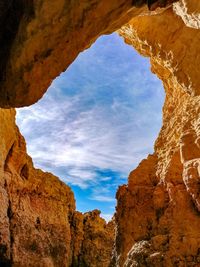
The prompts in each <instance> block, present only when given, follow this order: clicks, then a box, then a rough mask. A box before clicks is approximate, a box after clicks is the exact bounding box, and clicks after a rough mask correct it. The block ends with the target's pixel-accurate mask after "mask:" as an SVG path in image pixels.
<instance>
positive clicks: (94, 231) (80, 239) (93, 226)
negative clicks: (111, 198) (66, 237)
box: [72, 210, 114, 267]
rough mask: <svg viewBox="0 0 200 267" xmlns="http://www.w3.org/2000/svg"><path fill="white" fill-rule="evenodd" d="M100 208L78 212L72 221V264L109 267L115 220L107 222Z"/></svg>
mask: <svg viewBox="0 0 200 267" xmlns="http://www.w3.org/2000/svg"><path fill="white" fill-rule="evenodd" d="M99 215H100V212H99V211H98V210H94V211H92V212H88V213H85V214H82V213H80V212H76V213H75V214H74V217H73V223H72V237H73V243H72V251H73V256H72V257H73V258H72V262H73V264H72V266H73V267H78V266H90V267H108V266H109V265H110V261H111V256H112V249H113V245H114V222H113V221H111V222H109V223H108V224H106V222H105V220H104V219H102V218H101V217H100V216H99Z"/></svg>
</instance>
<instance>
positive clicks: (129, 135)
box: [17, 33, 164, 220]
mask: <svg viewBox="0 0 200 267" xmlns="http://www.w3.org/2000/svg"><path fill="white" fill-rule="evenodd" d="M52 68H53V66H52ZM163 101H164V90H163V88H162V83H161V81H160V80H159V79H158V78H157V77H156V76H155V75H153V74H152V73H151V71H150V63H149V59H147V58H144V57H142V56H140V55H139V54H138V53H137V52H136V51H135V50H134V49H133V48H132V47H131V46H129V45H127V44H125V43H124V40H123V38H121V37H120V36H119V35H118V34H117V33H113V34H111V35H106V36H101V37H100V38H99V39H98V40H97V41H96V42H95V43H94V44H93V45H92V46H91V47H90V48H89V49H88V50H86V51H84V52H82V53H81V54H80V55H79V56H78V57H77V59H76V60H75V61H74V63H73V64H72V65H71V66H70V67H69V68H68V69H67V70H66V71H65V72H64V73H62V74H61V75H60V76H59V77H57V78H56V79H55V80H54V81H53V83H52V84H51V86H50V88H49V90H48V92H47V93H46V94H45V95H44V97H43V98H42V99H41V100H40V101H39V102H38V103H36V104H34V105H32V106H30V107H25V108H20V109H18V110H17V124H18V126H19V128H20V130H21V132H22V134H23V135H24V136H25V139H26V141H27V149H28V153H29V154H30V155H31V157H32V158H33V162H34V164H35V166H36V167H37V168H41V169H42V170H44V171H49V172H52V173H53V174H55V175H57V176H58V177H59V178H60V179H61V180H63V181H64V182H65V183H67V184H68V185H69V186H70V187H71V188H72V190H73V192H74V194H75V199H76V206H77V210H79V211H81V212H86V211H89V210H93V209H99V210H101V212H102V214H101V215H102V217H104V218H105V219H106V220H109V219H110V218H111V217H112V215H113V213H114V210H115V193H116V190H117V188H118V186H119V185H122V184H124V183H127V177H128V174H129V172H130V171H131V170H133V169H134V168H135V167H136V166H137V165H138V163H139V162H140V161H141V160H142V159H143V158H145V157H146V156H147V155H148V154H149V153H152V152H153V144H154V141H155V139H156V137H157V136H158V132H159V130H160V127H161V119H162V114H161V110H162V106H163Z"/></svg>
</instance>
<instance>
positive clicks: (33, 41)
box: [0, 0, 174, 107]
mask: <svg viewBox="0 0 200 267" xmlns="http://www.w3.org/2000/svg"><path fill="white" fill-rule="evenodd" d="M147 2H148V3H147ZM154 2H155V3H157V4H156V7H159V6H165V5H168V4H170V3H172V2H174V0H164V1H163V0H162V1H161V0H158V1H149V0H148V1H147V0H109V1H107V0H103V1H97V0H92V1H83V0H76V1H69V0H51V1H49V0H36V1H32V0H29V1H23V0H17V1H13V0H8V1H5V0H0V10H1V11H0V28H1V31H0V47H1V53H0V56H1V63H0V106H1V107H19V106H25V105H30V104H33V103H35V102H36V101H37V100H39V99H40V98H41V97H42V95H43V94H44V93H45V91H46V90H47V88H48V87H49V85H50V84H51V82H52V81H53V79H54V78H56V77H57V76H58V75H59V74H60V73H61V72H62V71H64V70H65V69H66V68H67V67H68V66H69V64H71V63H72V62H73V61H74V59H75V58H76V57H77V55H78V54H79V53H80V52H81V51H83V50H84V49H86V48H88V47H89V46H90V45H91V44H92V43H93V42H94V41H95V40H96V39H97V37H98V36H100V35H102V34H106V33H111V32H113V31H115V30H117V29H118V28H119V27H121V26H122V25H123V24H124V23H127V22H128V21H129V20H130V19H131V18H132V17H133V16H137V15H139V14H142V13H144V12H147V11H148V10H149V9H151V7H152V5H153V3H154ZM151 3H152V4H151ZM155 3H154V5H155ZM148 8H149V9H148ZM153 9H155V7H154V8H153Z"/></svg>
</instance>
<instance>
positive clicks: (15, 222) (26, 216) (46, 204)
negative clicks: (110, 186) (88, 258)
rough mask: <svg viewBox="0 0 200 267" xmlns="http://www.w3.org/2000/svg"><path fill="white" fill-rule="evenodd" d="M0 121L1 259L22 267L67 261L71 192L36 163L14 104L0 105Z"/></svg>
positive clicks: (72, 208) (69, 253)
mask: <svg viewBox="0 0 200 267" xmlns="http://www.w3.org/2000/svg"><path fill="white" fill-rule="evenodd" d="M0 121H1V128H0V137H1V144H0V146H1V160H0V168H1V169H0V185H1V186H0V192H1V194H0V196H1V213H0V220H1V227H0V237H1V238H0V253H1V254H0V259H1V261H4V264H6V263H7V264H11V263H12V266H20V267H21V266H24V267H25V266H66V265H69V264H70V261H71V249H70V246H71V232H70V224H69V218H70V217H71V216H72V214H73V212H74V210H75V202H74V197H73V193H72V191H71V190H70V188H69V187H68V186H66V185H65V184H64V183H62V182H61V181H59V180H58V178H57V177H55V176H53V175H52V174H50V173H44V172H42V171H41V170H36V169H34V167H33V164H32V161H31V159H30V157H29V156H28V155H27V154H26V148H25V141H24V138H23V137H22V136H21V135H20V133H19V131H18V128H17V127H16V126H15V111H14V110H2V109H1V110H0ZM2 125H3V127H2ZM1 264H2V265H1V266H3V263H1Z"/></svg>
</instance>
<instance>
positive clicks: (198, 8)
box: [0, 0, 200, 267]
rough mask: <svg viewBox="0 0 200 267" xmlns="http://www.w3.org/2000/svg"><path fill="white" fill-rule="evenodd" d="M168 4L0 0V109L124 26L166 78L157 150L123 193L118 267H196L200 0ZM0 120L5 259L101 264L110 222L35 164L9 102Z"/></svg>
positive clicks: (0, 241)
mask: <svg viewBox="0 0 200 267" xmlns="http://www.w3.org/2000/svg"><path fill="white" fill-rule="evenodd" d="M172 2H175V1H170V0H158V1H150V0H148V1H147V0H138V1H137V0H133V1H132V0H130V1H127V0H126V1H125V0H120V1H114V0H112V1H104V0H103V1H95V0H94V1H64V0H59V1H57V0H55V1H54V0H53V1H47V0H45V1H39V0H37V1H22V0H21V1H20V0H18V1H11V0H10V1H6V2H5V1H3V0H1V1H0V7H2V9H1V10H3V12H2V11H1V12H0V25H1V28H2V29H1V32H0V44H1V53H0V57H1V64H0V79H1V86H0V105H1V107H17V106H23V105H29V104H31V103H34V102H35V101H37V100H38V99H39V98H40V97H41V96H42V95H43V93H44V92H45V90H46V89H47V87H48V85H49V84H50V82H51V81H52V79H53V78H55V77H56V76H57V75H58V74H59V73H60V72H61V71H63V70H64V69H65V68H66V67H67V66H68V65H69V64H70V63H71V62H72V61H73V60H74V59H75V57H76V56H77V55H78V53H79V52H80V51H82V50H84V49H85V48H86V47H89V46H90V45H91V44H92V42H94V41H95V39H96V38H97V37H98V36H99V35H101V34H103V33H109V32H112V31H114V30H116V29H118V28H119V27H121V26H122V25H123V24H124V23H128V24H127V25H125V26H123V27H122V28H121V29H120V30H119V33H120V34H121V35H122V36H123V37H124V38H125V41H126V42H127V43H128V44H130V45H132V46H134V47H135V49H137V50H138V51H139V53H141V54H142V55H143V56H148V57H150V59H151V64H152V71H153V72H154V73H156V74H157V75H158V77H159V78H160V79H162V81H163V85H164V89H165V92H166V100H165V104H164V107H163V126H162V129H161V132H160V134H159V137H158V139H157V141H156V143H155V152H154V154H153V155H150V156H149V157H148V158H147V159H146V160H144V161H142V162H141V164H140V165H139V166H138V168H137V169H136V170H134V171H133V172H132V173H131V174H130V176H129V180H128V185H125V186H122V187H121V188H120V189H119V191H118V192H117V200H118V204H117V210H116V216H115V220H116V226H117V227H116V237H115V247H114V250H113V257H112V266H119V267H122V266H127V267H128V266H132V267H133V266H155V267H161V266H164V267H170V266H179V267H181V266H200V231H199V225H200V224H199V223H200V217H199V212H200V199H199V192H200V188H199V184H200V167H199V166H200V143H199V140H200V138H199V136H200V119H199V111H200V104H199V103H200V101H199V100H200V99H199V98H200V96H199V94H200V78H199V62H200V60H199V49H200V46H199V40H200V32H199V27H200V19H199V13H200V4H199V2H197V1H195V0H180V1H178V2H177V3H175V4H173V6H169V8H168V9H161V10H160V9H159V8H158V7H159V6H163V5H168V4H171V3H172ZM157 8H158V9H157ZM149 9H150V10H151V11H149ZM13 14H14V15H13ZM131 18H132V19H131ZM130 19H131V21H129V20H130ZM3 25H5V26H6V27H2V26H3ZM52 65H53V68H52ZM0 122H1V127H0V137H1V141H0V151H1V154H0V171H1V179H0V193H1V203H2V204H1V207H0V221H1V226H0V261H1V262H0V264H1V265H2V266H3V264H4V265H6V264H7V266H10V265H11V264H12V265H13V266H25V267H26V266H70V265H71V264H73V265H74V266H76V265H77V259H78V261H79V260H80V264H82V266H84V265H86V266H104V263H105V266H106V265H107V264H108V263H109V259H106V257H110V249H111V243H112V242H111V236H112V233H113V228H112V226H111V225H108V226H106V225H105V222H104V221H102V219H100V218H99V215H98V212H96V211H94V212H93V213H89V214H85V215H81V214H79V213H76V212H75V203H74V199H73V194H72V192H71V190H70V189H69V187H67V186H66V185H64V184H63V183H61V182H60V181H59V180H58V179H57V178H56V177H54V176H53V175H51V174H48V173H44V172H42V171H40V170H35V169H34V168H33V165H32V162H31V159H30V158H29V157H28V156H27V154H26V151H25V143H24V140H23V138H22V137H21V135H20V134H19V131H18V129H17V127H16V126H15V122H14V110H1V111H0ZM127 218H128V219H127ZM108 232H109V235H108V234H107V233H108ZM105 237H108V239H107V240H106V239H105ZM101 246H102V250H101V249H100V247H101ZM105 246H106V247H105ZM107 246H108V247H107ZM94 248H97V250H98V252H99V256H100V259H99V258H98V257H96V258H95V257H93V256H94V255H93V254H94V253H92V255H91V253H90V252H93V249H94ZM103 249H105V250H103ZM104 257H105V258H104ZM96 260H97V261H96ZM100 260H101V261H102V262H101V261H100ZM99 263H101V264H102V265H98V264H99Z"/></svg>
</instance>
